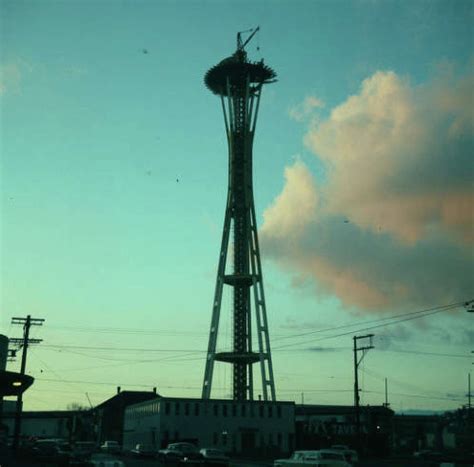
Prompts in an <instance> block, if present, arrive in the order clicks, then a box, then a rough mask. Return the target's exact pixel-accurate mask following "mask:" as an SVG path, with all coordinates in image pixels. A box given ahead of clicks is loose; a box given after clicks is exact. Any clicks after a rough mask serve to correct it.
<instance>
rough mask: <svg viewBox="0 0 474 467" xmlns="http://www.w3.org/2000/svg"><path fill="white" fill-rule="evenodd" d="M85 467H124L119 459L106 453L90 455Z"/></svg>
mask: <svg viewBox="0 0 474 467" xmlns="http://www.w3.org/2000/svg"><path fill="white" fill-rule="evenodd" d="M86 466H87V467H125V464H124V463H123V461H121V460H120V459H117V458H116V457H114V456H112V455H111V454H107V453H98V454H92V455H91V457H90V458H89V460H88V462H87V464H86Z"/></svg>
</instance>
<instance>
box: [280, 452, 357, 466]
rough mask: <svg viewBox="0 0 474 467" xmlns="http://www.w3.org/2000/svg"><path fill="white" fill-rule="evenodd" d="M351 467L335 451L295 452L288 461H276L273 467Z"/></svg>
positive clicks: (342, 455) (341, 454)
mask: <svg viewBox="0 0 474 467" xmlns="http://www.w3.org/2000/svg"><path fill="white" fill-rule="evenodd" d="M284 466H291V467H310V466H311V467H351V466H352V464H349V462H347V461H346V459H345V458H344V454H343V453H342V452H340V451H338V450H336V449H320V450H319V451H295V452H294V453H293V455H292V456H291V457H290V458H289V459H277V460H276V461H274V463H273V467H284Z"/></svg>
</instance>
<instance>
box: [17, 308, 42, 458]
mask: <svg viewBox="0 0 474 467" xmlns="http://www.w3.org/2000/svg"><path fill="white" fill-rule="evenodd" d="M43 322H44V319H42V318H32V317H31V316H30V315H28V316H27V317H26V318H12V324H23V337H22V338H18V339H10V342H11V343H12V344H16V345H17V346H18V348H19V349H22V353H21V369H20V373H21V374H22V375H24V374H25V371H26V356H27V353H28V345H29V344H39V343H40V342H41V341H42V340H43V339H30V328H31V326H42V325H43ZM22 409H23V392H20V393H19V394H18V396H17V400H16V414H15V431H14V434H13V449H14V450H15V451H16V450H17V449H18V446H19V442H20V435H21V412H22Z"/></svg>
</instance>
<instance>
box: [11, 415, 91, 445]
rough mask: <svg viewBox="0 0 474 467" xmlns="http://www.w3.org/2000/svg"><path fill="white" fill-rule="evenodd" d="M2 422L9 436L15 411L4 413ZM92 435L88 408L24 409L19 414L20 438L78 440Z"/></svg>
mask: <svg viewBox="0 0 474 467" xmlns="http://www.w3.org/2000/svg"><path fill="white" fill-rule="evenodd" d="M3 423H4V424H5V425H6V427H7V436H8V437H11V436H12V434H13V429H14V425H15V413H14V412H7V413H4V414H3ZM92 436H93V423H92V414H91V412H90V411H89V410H87V411H75V410H50V411H37V412H28V411H25V412H23V413H22V416H21V437H22V438H60V439H65V440H68V441H79V440H90V439H92Z"/></svg>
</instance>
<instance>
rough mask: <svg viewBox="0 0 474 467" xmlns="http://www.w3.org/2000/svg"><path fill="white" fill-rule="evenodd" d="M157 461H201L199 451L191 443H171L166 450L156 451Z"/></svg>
mask: <svg viewBox="0 0 474 467" xmlns="http://www.w3.org/2000/svg"><path fill="white" fill-rule="evenodd" d="M158 459H159V460H163V461H164V460H184V459H186V460H191V459H202V455H201V454H200V452H199V449H198V448H197V447H196V446H195V445H194V444H191V443H184V442H182V443H172V444H168V447H167V448H166V449H160V450H159V451H158Z"/></svg>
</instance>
